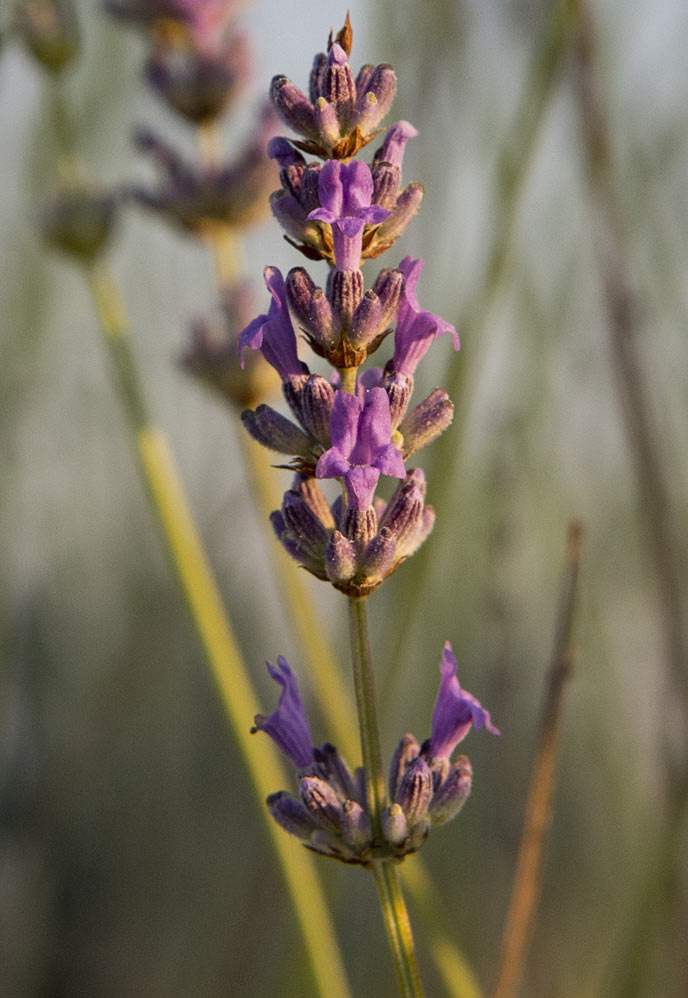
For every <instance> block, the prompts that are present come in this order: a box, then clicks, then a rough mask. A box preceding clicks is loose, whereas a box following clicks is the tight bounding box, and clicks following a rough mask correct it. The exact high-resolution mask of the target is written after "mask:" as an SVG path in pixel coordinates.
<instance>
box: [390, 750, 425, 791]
mask: <svg viewBox="0 0 688 998" xmlns="http://www.w3.org/2000/svg"><path fill="white" fill-rule="evenodd" d="M419 752H420V745H419V744H418V742H417V740H416V739H415V738H414V737H413V735H404V737H403V738H402V739H401V741H400V742H399V744H398V745H397V747H396V748H395V750H394V755H393V756H392V761H391V763H390V767H389V795H390V797H391V798H392V800H394V799H395V798H396V796H397V791H398V789H399V784H400V783H401V781H402V778H403V776H404V774H405V772H406V770H407V769H408V767H409V766H410V765H411V763H412V762H413V761H414V760H415V759H416V758H417V757H418V753H419Z"/></svg>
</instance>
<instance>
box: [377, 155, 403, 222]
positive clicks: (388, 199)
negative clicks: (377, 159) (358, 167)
mask: <svg viewBox="0 0 688 998" xmlns="http://www.w3.org/2000/svg"><path fill="white" fill-rule="evenodd" d="M372 173H373V183H374V187H373V204H379V205H380V207H381V208H387V210H388V211H393V210H394V207H395V205H396V203H397V195H398V193H399V184H400V183H401V169H400V167H398V166H394V165H393V164H392V163H378V165H377V166H374V167H373V170H372Z"/></svg>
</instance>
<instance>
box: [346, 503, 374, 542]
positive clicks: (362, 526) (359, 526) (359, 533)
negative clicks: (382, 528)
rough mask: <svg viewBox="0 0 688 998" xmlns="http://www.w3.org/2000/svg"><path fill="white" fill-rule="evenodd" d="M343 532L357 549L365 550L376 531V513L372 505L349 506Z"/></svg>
mask: <svg viewBox="0 0 688 998" xmlns="http://www.w3.org/2000/svg"><path fill="white" fill-rule="evenodd" d="M344 533H345V534H346V536H347V537H348V538H349V540H350V541H351V543H352V544H353V546H354V548H355V549H356V550H357V551H365V549H366V548H367V546H368V545H369V544H370V542H371V541H372V539H373V537H374V536H375V534H376V533H377V515H376V513H375V510H374V509H373V507H372V506H369V507H368V508H367V509H356V508H355V507H349V508H348V509H347V512H346V518H345V531H344Z"/></svg>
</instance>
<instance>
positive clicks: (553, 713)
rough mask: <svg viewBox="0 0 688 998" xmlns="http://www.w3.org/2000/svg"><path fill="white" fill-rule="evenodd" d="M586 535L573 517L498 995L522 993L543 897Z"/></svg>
mask: <svg viewBox="0 0 688 998" xmlns="http://www.w3.org/2000/svg"><path fill="white" fill-rule="evenodd" d="M581 538H582V526H581V524H580V522H579V521H577V520H573V521H571V523H570V524H569V529H568V538H567V550H566V564H565V569H564V580H563V585H562V592H561V598H560V603H559V613H558V617H557V624H556V631H555V637H554V652H553V655H552V664H551V666H550V670H549V677H548V680H547V692H546V696H545V705H544V710H543V715H542V724H541V727H540V736H539V740H538V747H537V751H536V754H535V762H534V763H533V771H532V774H531V777H530V788H529V790H528V798H527V800H526V810H525V818H524V821H523V833H522V835H521V844H520V846H519V851H518V860H517V863H516V874H515V876H514V885H513V889H512V893H511V901H510V904H509V911H508V913H507V919H506V925H505V928H504V936H503V940H502V952H501V957H500V962H499V971H498V974H497V984H496V985H495V989H494V998H515V995H516V994H517V993H518V988H519V986H520V983H521V980H522V978H523V970H524V967H525V961H526V956H527V952H528V942H529V939H530V931H531V928H532V924H533V918H534V915H535V911H536V908H537V903H538V900H539V897H540V886H541V881H542V869H543V862H544V854H545V845H546V842H547V835H548V832H549V829H550V825H551V822H552V802H553V799H554V787H555V769H556V748H557V738H558V734H559V727H560V722H561V703H562V694H563V691H564V685H565V683H566V680H567V679H568V677H569V676H570V674H571V670H572V668H573V647H572V642H571V632H572V627H573V617H574V609H575V602H576V591H577V588H578V569H579V564H580V549H581Z"/></svg>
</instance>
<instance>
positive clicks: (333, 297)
mask: <svg viewBox="0 0 688 998" xmlns="http://www.w3.org/2000/svg"><path fill="white" fill-rule="evenodd" d="M363 293H364V284H363V274H362V273H361V271H360V270H337V269H334V270H331V271H330V272H329V274H328V275H327V297H328V299H329V302H330V304H331V305H332V311H333V313H334V315H335V316H336V318H337V320H338V322H339V324H340V325H341V327H342V328H343V329H349V327H350V326H351V320H352V319H353V316H354V312H355V311H356V309H357V308H358V306H359V305H360V304H361V301H362V300H363Z"/></svg>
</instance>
